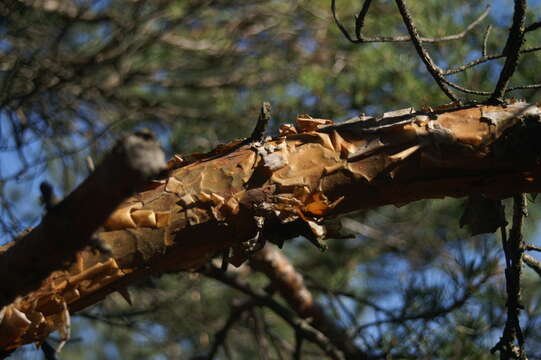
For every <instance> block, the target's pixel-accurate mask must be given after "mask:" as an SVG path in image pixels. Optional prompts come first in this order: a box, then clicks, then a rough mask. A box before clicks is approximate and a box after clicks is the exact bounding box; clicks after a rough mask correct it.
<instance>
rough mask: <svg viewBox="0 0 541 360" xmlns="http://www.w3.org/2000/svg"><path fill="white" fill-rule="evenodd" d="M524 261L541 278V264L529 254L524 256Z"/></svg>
mask: <svg viewBox="0 0 541 360" xmlns="http://www.w3.org/2000/svg"><path fill="white" fill-rule="evenodd" d="M522 260H524V262H525V263H526V265H528V266H529V267H530V269H532V270H533V271H535V272H536V273H537V275H539V276H541V262H539V261H538V260H537V259H536V258H534V257H533V256H530V255H528V254H523V255H522Z"/></svg>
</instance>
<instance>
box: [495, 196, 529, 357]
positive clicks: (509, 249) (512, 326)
mask: <svg viewBox="0 0 541 360" xmlns="http://www.w3.org/2000/svg"><path fill="white" fill-rule="evenodd" d="M525 216H526V197H525V196H524V194H520V195H515V196H514V197H513V226H512V227H511V230H510V231H509V239H508V238H507V234H506V231H505V227H502V245H503V250H504V253H505V262H506V268H505V282H506V289H507V321H506V322H505V328H504V330H503V335H502V337H501V338H500V340H499V341H498V343H497V344H496V345H495V346H494V347H493V348H492V349H491V350H490V351H491V352H492V353H495V352H496V351H499V352H500V359H502V360H503V359H526V354H525V353H524V336H523V334H522V330H521V328H520V321H519V313H520V309H521V308H522V305H521V304H520V277H521V273H522V254H523V252H524V247H525V246H524V242H523V239H522V225H523V223H524V217H525ZM515 340H516V342H517V344H518V345H515Z"/></svg>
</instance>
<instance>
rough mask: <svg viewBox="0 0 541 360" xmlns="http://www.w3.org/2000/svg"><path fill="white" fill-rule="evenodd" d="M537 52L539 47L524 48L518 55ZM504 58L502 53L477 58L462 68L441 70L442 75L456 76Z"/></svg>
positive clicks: (540, 47)
mask: <svg viewBox="0 0 541 360" xmlns="http://www.w3.org/2000/svg"><path fill="white" fill-rule="evenodd" d="M539 50H541V46H536V47H532V48H526V49H523V50H521V51H520V53H521V54H527V53H531V52H535V51H539ZM505 56H506V55H505V54H504V53H501V54H498V55H487V56H483V57H480V58H478V59H476V60H472V61H470V62H469V63H467V64H464V65H462V66H459V67H457V68H452V69H447V70H442V74H443V75H452V74H457V73H460V72H463V71H465V70H468V69H470V68H472V67H475V66H477V65H481V64H484V63H486V62H488V61H491V60H497V59H501V58H503V57H505Z"/></svg>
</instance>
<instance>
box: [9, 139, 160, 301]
mask: <svg viewBox="0 0 541 360" xmlns="http://www.w3.org/2000/svg"><path fill="white" fill-rule="evenodd" d="M163 169H165V160H164V154H163V152H162V150H161V149H160V146H159V144H158V143H157V142H156V140H155V139H154V136H153V135H152V134H151V133H149V132H146V131H141V132H136V133H134V134H132V135H128V136H126V137H124V138H123V139H121V140H119V141H118V142H117V144H116V145H115V147H114V148H113V150H112V151H111V152H110V154H109V155H108V156H107V157H106V158H105V159H104V161H103V162H102V163H101V164H100V166H98V167H97V168H96V170H95V171H94V172H93V173H92V174H91V175H90V176H89V177H88V178H87V179H86V181H85V182H84V183H83V184H81V185H80V186H79V187H78V188H77V189H76V190H75V191H74V192H73V193H71V194H70V195H69V196H68V197H66V198H65V199H64V200H63V201H61V202H60V203H58V204H57V205H55V206H54V207H52V209H51V210H50V211H48V212H47V214H46V215H45V217H44V218H43V221H42V222H41V224H40V225H39V226H37V227H36V228H35V229H33V230H32V231H31V232H30V233H28V234H27V235H26V236H24V237H22V238H21V239H19V240H18V241H16V242H11V243H9V245H7V246H5V247H3V248H0V274H1V279H0V307H2V306H5V305H8V304H10V303H11V302H13V300H14V299H15V298H16V297H17V296H22V295H25V294H26V293H28V292H29V291H32V290H34V289H36V288H38V287H39V286H40V285H41V282H42V281H43V279H45V278H46V277H47V276H48V275H49V274H50V273H51V272H52V271H54V270H57V269H60V268H62V267H63V266H65V265H66V264H69V262H71V261H73V259H74V256H75V253H76V252H77V251H79V250H82V249H83V248H84V247H85V246H87V245H88V244H89V241H90V240H91V238H92V234H93V233H94V232H95V231H96V230H97V229H98V227H99V226H101V225H102V224H103V222H104V221H105V220H106V219H107V217H108V216H109V215H110V214H111V213H112V212H113V210H114V209H115V208H116V207H117V206H118V205H119V204H120V203H121V202H122V201H123V200H124V199H126V198H127V197H128V196H130V195H131V194H132V193H133V192H134V191H136V190H138V189H141V187H142V186H143V185H144V184H145V183H146V182H147V181H148V180H149V179H150V178H151V177H153V176H156V175H157V174H158V173H160V172H161V171H162V170H163ZM100 194H101V195H102V196H99V195H100ZM74 234H77V235H76V236H74Z"/></svg>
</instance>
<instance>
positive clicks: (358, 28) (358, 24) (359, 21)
mask: <svg viewBox="0 0 541 360" xmlns="http://www.w3.org/2000/svg"><path fill="white" fill-rule="evenodd" d="M370 3H371V0H365V2H364V3H363V6H362V8H361V10H360V11H359V14H358V15H356V16H355V39H354V38H353V37H352V36H351V35H350V34H349V32H348V31H347V29H346V28H345V27H344V25H342V23H341V22H340V20H339V19H338V15H336V0H332V1H331V12H332V15H333V18H334V22H335V23H336V26H338V28H339V29H340V31H341V32H342V34H344V36H345V37H346V39H348V40H349V41H350V42H352V43H354V44H361V43H381V42H408V41H411V37H410V36H374V37H365V36H364V35H363V34H362V29H363V27H364V19H365V17H366V14H367V13H368V8H369V7H370ZM489 10H490V6H487V8H486V9H485V11H483V13H482V14H481V15H480V16H479V17H478V18H477V19H476V20H475V21H473V22H472V23H471V24H469V25H468V26H467V27H466V28H465V29H464V30H463V31H461V32H459V33H457V34H453V35H447V36H443V37H437V38H433V37H420V40H421V41H422V42H425V43H439V42H443V41H450V40H458V39H461V38H463V37H464V36H466V34H467V33H468V32H470V31H471V30H472V29H473V28H475V27H476V26H477V25H479V23H481V21H483V20H484V19H485V18H486V17H487V15H488V13H489Z"/></svg>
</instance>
